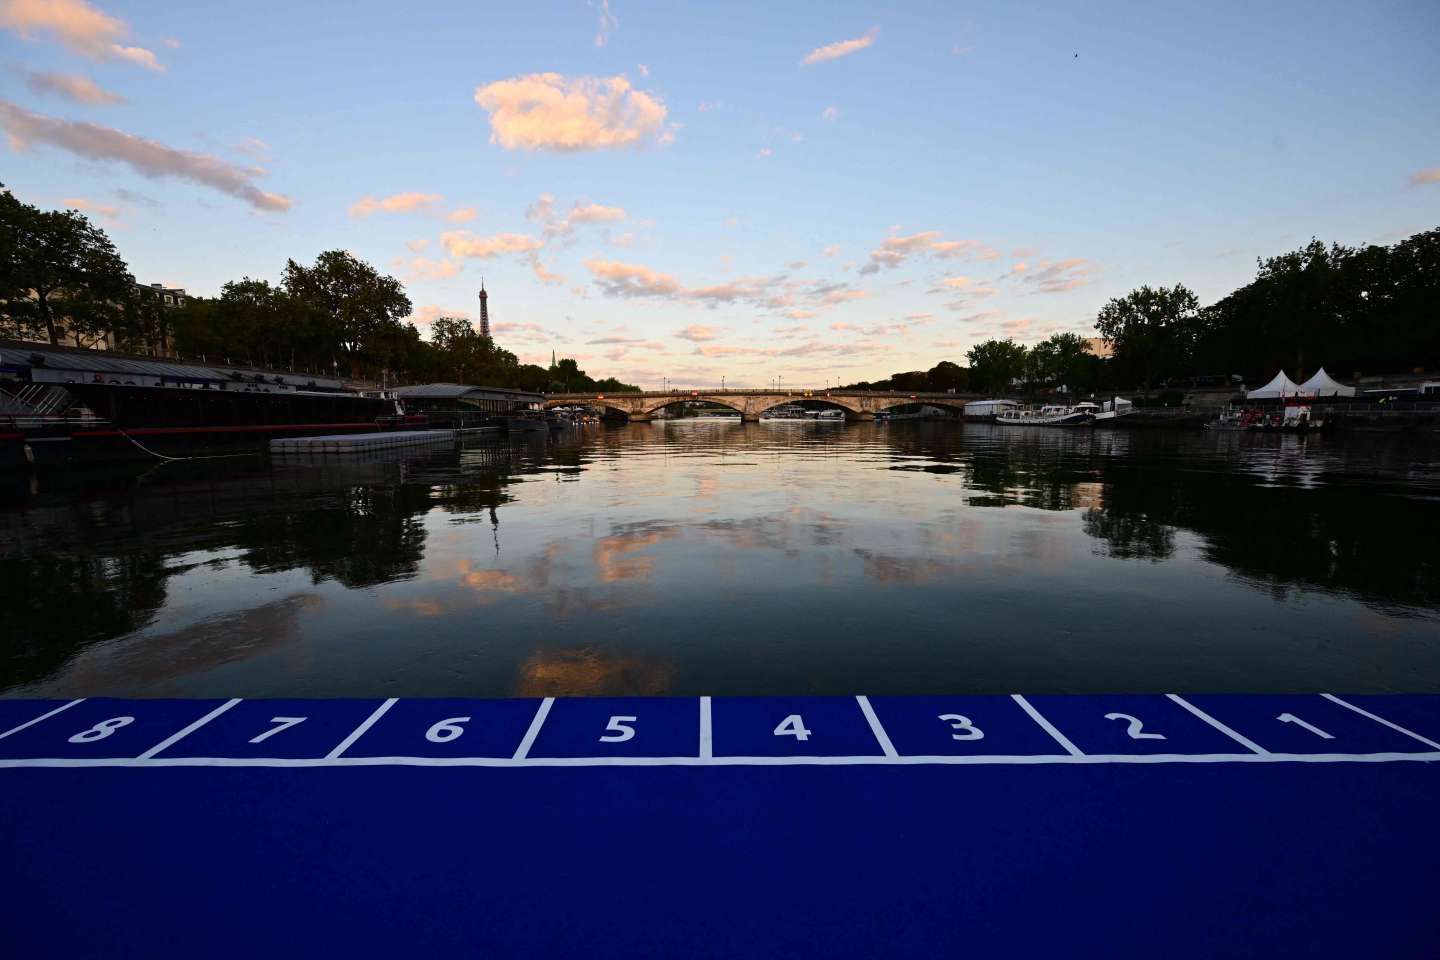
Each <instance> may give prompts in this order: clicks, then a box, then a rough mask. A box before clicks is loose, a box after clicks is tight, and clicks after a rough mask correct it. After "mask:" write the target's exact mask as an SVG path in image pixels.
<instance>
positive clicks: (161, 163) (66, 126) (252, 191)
mask: <svg viewBox="0 0 1440 960" xmlns="http://www.w3.org/2000/svg"><path fill="white" fill-rule="evenodd" d="M0 127H4V128H5V130H6V132H7V133H9V135H10V142H11V146H12V147H23V146H24V145H26V144H29V143H45V144H49V145H50V146H53V147H58V148H59V149H61V150H65V151H67V152H69V153H73V154H75V155H76V156H81V157H86V158H89V159H91V160H113V161H116V162H119V163H123V164H125V165H127V166H129V167H130V168H131V169H132V170H134V171H135V172H136V173H139V174H140V175H141V176H144V177H149V178H150V179H152V180H160V179H164V178H166V177H174V178H177V179H181V180H189V181H191V182H193V183H198V184H201V185H202V186H206V187H210V188H211V189H213V190H218V191H220V192H221V193H226V194H229V195H230V196H232V197H236V198H238V199H240V200H243V201H245V202H246V203H248V204H250V206H252V207H254V208H256V209H257V210H277V211H278V210H289V209H290V206H291V201H290V198H289V197H286V196H282V195H281V194H278V193H266V192H265V191H263V190H261V189H260V188H259V187H257V186H256V185H255V183H254V178H255V177H256V176H259V175H260V174H261V173H262V172H263V171H260V170H257V169H255V168H254V167H237V166H235V165H234V164H231V163H226V162H225V161H224V160H221V159H220V158H218V157H212V156H210V155H208V154H204V153H194V152H191V151H189V150H176V149H174V148H173V147H167V146H165V145H164V144H163V143H157V142H156V141H154V140H145V139H143V138H141V137H137V136H135V135H133V134H129V133H124V132H123V131H120V130H115V129H112V128H110V127H102V126H100V125H99V124H94V123H78V122H74V121H70V120H57V119H55V118H54V117H47V116H44V115H42V114H38V113H31V112H30V111H28V110H23V109H21V108H20V107H17V106H15V105H14V104H13V103H10V102H8V101H5V100H0Z"/></svg>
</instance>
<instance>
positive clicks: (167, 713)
mask: <svg viewBox="0 0 1440 960" xmlns="http://www.w3.org/2000/svg"><path fill="white" fill-rule="evenodd" d="M1437 760H1440V697H1399V696H1396V697H1372V696H1342V697H1329V696H1321V695H1312V696H1293V697H1290V696H1286V697H1269V696H1266V697H1260V696H1255V697H1248V696H1199V695H1194V696H1191V695H1186V696H1184V697H1173V696H1163V695H1160V696H1114V697H1049V696H1032V697H976V696H965V697H940V698H935V697H924V698H890V697H875V698H869V699H867V698H863V697H856V698H848V697H845V698H762V699H744V698H718V697H717V698H714V699H713V700H712V699H710V698H641V699H583V700H563V699H562V700H498V701H495V700H492V701H476V700H399V701H396V700H373V701H359V700H328V701H327V700H311V701H298V700H289V701H285V700H215V701H182V700H104V699H94V700H80V701H69V702H38V701H28V702H27V701H14V700H0V784H3V792H0V796H3V797H4V798H5V810H6V816H5V829H4V830H3V832H0V862H3V863H4V864H5V865H6V868H5V875H6V878H7V883H6V886H7V888H8V889H7V892H6V895H5V896H4V897H3V898H0V904H3V907H0V914H3V919H4V922H3V924H0V928H3V930H4V931H5V932H4V934H3V938H4V940H5V941H6V942H7V944H8V946H7V948H6V953H7V954H11V955H15V956H145V957H196V956H206V957H230V956H235V957H241V956H245V957H250V956H256V955H270V956H313V955H315V954H317V953H321V952H340V953H344V954H347V955H351V956H380V955H386V956H395V955H465V956H525V957H535V956H555V955H577V956H586V957H642V956H725V957H742V956H743V957H748V956H812V955H825V956H828V957H876V956H942V955H943V956H956V955H958V954H960V953H961V952H962V951H965V952H970V953H974V954H976V955H985V956H989V955H999V954H1003V955H1009V956H1058V957H1107V958H1112V957H1154V956H1157V955H1165V956H1167V958H1175V957H1207V958H1211V957H1221V956H1224V957H1237V956H1257V957H1258V956H1264V957H1275V956H1306V957H1332V956H1333V957H1340V956H1345V957H1354V956H1357V955H1359V956H1376V957H1380V956H1383V957H1434V956H1436V955H1440V910H1437V909H1436V906H1435V904H1436V898H1437V894H1440V879H1437V877H1440V873H1437V869H1440V868H1437V864H1440V828H1437V825H1436V821H1437V817H1436V810H1437V800H1440V764H1437V762H1436V761H1437Z"/></svg>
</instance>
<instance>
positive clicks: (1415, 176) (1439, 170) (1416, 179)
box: [1410, 167, 1440, 187]
mask: <svg viewBox="0 0 1440 960" xmlns="http://www.w3.org/2000/svg"><path fill="white" fill-rule="evenodd" d="M1427 183H1440V167H1430V168H1429V169H1428V170H1417V171H1416V172H1414V173H1412V174H1410V186H1412V187H1418V186H1421V185H1423V184H1427Z"/></svg>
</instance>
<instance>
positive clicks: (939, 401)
mask: <svg viewBox="0 0 1440 960" xmlns="http://www.w3.org/2000/svg"><path fill="white" fill-rule="evenodd" d="M980 398H981V395H980V394H976V393H903V392H891V391H878V390H719V391H714V390H711V391H705V390H665V391H659V390H653V391H645V392H643V393H552V394H548V395H546V397H545V407H546V408H547V409H549V408H550V407H561V406H576V405H582V404H583V405H585V406H590V407H604V408H605V409H607V410H613V411H615V412H617V413H623V414H624V415H625V416H626V417H627V418H629V419H630V420H633V421H641V422H643V421H646V420H650V419H652V418H653V417H654V416H655V413H656V412H657V411H659V410H661V409H663V408H664V407H668V406H671V405H672V404H677V403H685V402H687V401H697V400H698V401H705V402H707V403H713V404H717V405H719V406H722V407H729V408H730V409H731V410H734V411H736V412H738V413H739V414H740V418H741V419H742V420H744V421H745V422H747V423H750V422H754V421H757V420H759V419H760V414H762V413H764V412H765V411H766V410H769V409H771V408H772V407H778V406H781V405H783V404H787V403H806V404H809V405H812V406H820V407H830V408H831V409H836V410H843V411H845V419H847V420H874V419H875V414H877V413H880V412H882V411H884V410H889V409H890V408H892V407H903V406H905V405H907V404H921V403H923V404H928V405H930V406H933V407H940V408H942V409H947V410H952V411H954V412H955V413H957V414H958V413H961V412H962V411H963V408H964V406H965V403H966V402H967V401H970V400H978V399H980Z"/></svg>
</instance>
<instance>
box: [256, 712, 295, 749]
mask: <svg viewBox="0 0 1440 960" xmlns="http://www.w3.org/2000/svg"><path fill="white" fill-rule="evenodd" d="M304 720H305V717H271V718H270V722H271V723H273V724H275V726H273V727H271V728H270V729H269V730H266V731H265V732H264V733H262V734H260V735H259V736H256V737H251V738H250V742H251V743H264V742H265V741H266V740H269V739H270V738H271V737H273V736H275V734H277V733H279V732H280V731H281V730H289V729H290V728H291V727H293V726H295V724H297V723H300V722H302V721H304Z"/></svg>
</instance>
